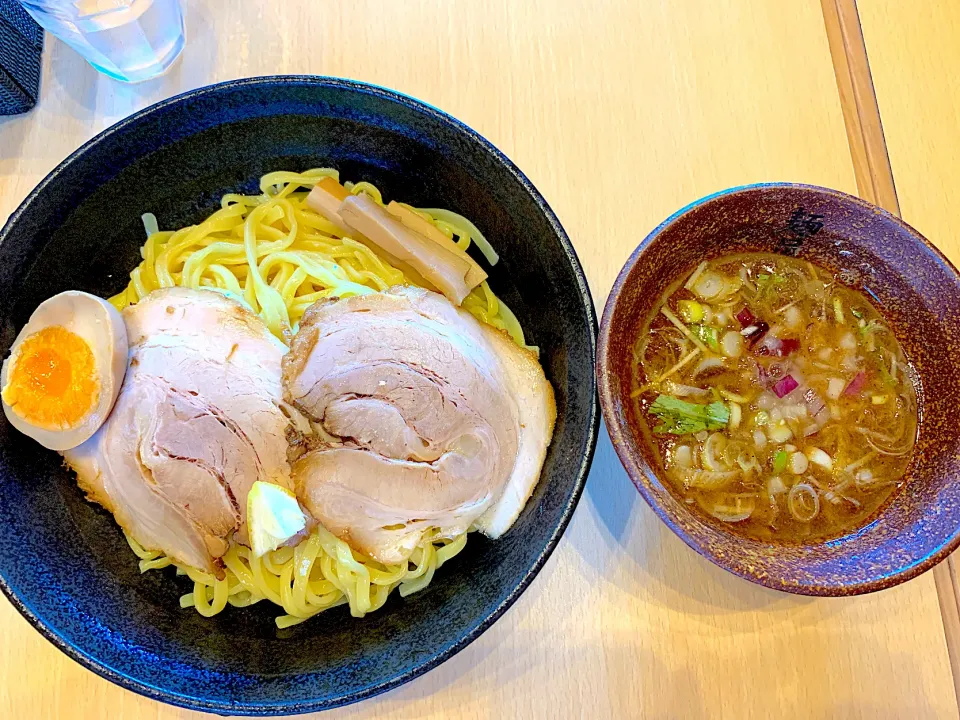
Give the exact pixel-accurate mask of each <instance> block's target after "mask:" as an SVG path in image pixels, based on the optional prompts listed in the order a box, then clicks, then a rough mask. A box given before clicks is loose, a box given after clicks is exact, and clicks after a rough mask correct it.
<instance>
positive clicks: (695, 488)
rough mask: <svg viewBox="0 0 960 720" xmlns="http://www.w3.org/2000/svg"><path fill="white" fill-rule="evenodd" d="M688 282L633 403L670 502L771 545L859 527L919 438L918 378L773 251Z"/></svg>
mask: <svg viewBox="0 0 960 720" xmlns="http://www.w3.org/2000/svg"><path fill="white" fill-rule="evenodd" d="M683 280H685V281H686V283H685V284H683V285H680V284H679V283H678V287H677V288H676V289H675V290H674V291H672V292H670V293H669V294H668V295H667V296H666V297H664V298H663V300H662V301H661V303H660V306H659V308H658V311H657V313H656V315H655V317H654V318H653V319H652V320H651V322H650V324H649V326H648V328H647V331H646V334H645V336H644V337H643V338H641V340H640V342H639V343H638V345H637V350H636V358H637V372H636V377H635V386H634V391H633V397H634V398H635V399H636V402H638V403H639V406H640V408H641V410H642V412H643V415H644V416H645V417H646V418H647V420H648V421H649V425H650V429H651V430H652V435H653V438H654V439H655V441H656V442H657V444H658V446H659V450H660V454H661V458H662V461H663V464H664V470H665V474H666V476H667V477H668V478H669V480H670V481H671V483H672V484H673V486H674V488H675V489H676V490H677V492H678V493H679V494H680V495H682V496H683V498H684V499H685V500H686V501H687V502H688V503H690V504H691V505H694V506H696V507H699V508H701V509H702V510H703V511H704V512H705V513H706V514H708V515H710V516H712V517H714V518H716V519H717V520H720V521H722V522H724V523H728V524H730V525H731V526H732V527H735V528H737V529H738V530H739V531H740V532H743V533H744V534H746V535H749V536H752V537H757V538H760V539H764V540H784V541H791V540H792V541H803V540H815V539H822V538H827V537H836V536H838V535H842V534H846V533H848V532H850V531H853V530H855V529H857V528H859V527H861V526H862V525H864V524H865V523H867V522H868V521H869V520H870V519H871V516H872V515H873V514H874V513H875V512H876V511H877V510H878V508H880V506H881V505H883V503H884V502H885V501H886V500H887V499H888V498H889V497H890V496H891V495H892V494H893V492H894V491H895V490H896V489H897V488H898V487H900V486H901V485H902V483H903V477H904V474H905V472H906V470H907V469H908V467H909V466H910V462H911V459H912V455H913V446H914V442H915V440H916V434H917V417H918V414H917V412H918V411H917V397H916V391H915V388H914V377H915V374H914V371H913V368H912V367H911V366H910V364H909V362H908V361H907V359H906V357H905V356H904V354H903V351H902V349H901V348H900V344H899V343H898V342H897V339H896V337H894V334H893V332H892V331H891V329H890V327H889V326H888V325H887V323H886V322H885V320H884V318H883V316H882V315H881V314H880V313H879V312H878V310H877V309H876V308H875V307H874V306H873V305H872V304H871V303H870V301H869V300H868V299H867V298H866V297H865V296H864V295H863V294H862V293H860V292H857V291H856V290H854V289H852V288H850V287H848V286H846V285H844V284H843V283H841V282H840V281H839V280H838V279H837V278H836V277H835V276H833V275H832V274H831V273H830V272H828V271H827V270H824V269H822V268H818V267H816V266H814V265H812V264H810V263H808V262H804V261H801V260H798V259H795V258H790V257H784V256H780V255H772V254H747V255H737V256H727V257H723V258H719V259H717V260H713V261H710V262H705V263H702V264H701V265H700V266H699V267H698V268H697V269H696V270H695V271H693V273H691V274H690V276H689V277H688V278H684V279H683Z"/></svg>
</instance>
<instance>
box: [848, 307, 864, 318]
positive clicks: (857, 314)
mask: <svg viewBox="0 0 960 720" xmlns="http://www.w3.org/2000/svg"><path fill="white" fill-rule="evenodd" d="M850 312H852V313H853V316H854V317H855V318H857V319H858V320H863V310H857V309H856V308H850Z"/></svg>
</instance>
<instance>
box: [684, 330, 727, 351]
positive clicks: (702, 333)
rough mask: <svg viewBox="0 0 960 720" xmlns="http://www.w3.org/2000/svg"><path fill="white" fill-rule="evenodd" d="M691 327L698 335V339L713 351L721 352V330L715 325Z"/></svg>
mask: <svg viewBox="0 0 960 720" xmlns="http://www.w3.org/2000/svg"><path fill="white" fill-rule="evenodd" d="M690 329H691V330H692V331H693V334H694V335H696V336H697V340H699V341H700V342H702V343H703V344H704V345H706V346H707V347H708V348H710V350H711V351H713V352H715V353H719V352H720V332H719V331H718V330H717V329H716V328H715V327H710V326H709V325H691V326H690Z"/></svg>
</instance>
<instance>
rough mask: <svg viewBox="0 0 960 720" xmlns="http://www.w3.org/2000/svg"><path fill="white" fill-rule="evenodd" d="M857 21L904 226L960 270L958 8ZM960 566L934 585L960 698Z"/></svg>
mask: <svg viewBox="0 0 960 720" xmlns="http://www.w3.org/2000/svg"><path fill="white" fill-rule="evenodd" d="M825 1H826V0H825ZM860 16H861V26H862V28H863V37H864V44H865V48H866V51H867V52H868V54H869V57H870V65H871V76H872V78H873V85H874V88H875V92H876V96H877V104H878V109H879V110H880V112H881V113H882V119H883V124H884V128H885V132H884V136H885V138H886V143H885V147H886V151H887V154H888V156H889V157H890V165H891V169H893V170H894V171H895V178H896V185H897V193H896V195H897V197H898V199H899V198H902V202H901V203H899V206H900V207H901V208H902V210H903V212H902V216H903V219H904V220H906V221H907V222H908V223H911V224H912V225H914V226H915V227H916V228H917V229H918V230H920V232H922V233H924V234H925V235H926V236H927V237H928V238H929V239H930V240H932V241H933V242H934V243H936V244H937V246H938V247H939V248H940V249H941V250H943V251H944V253H945V254H946V255H947V257H949V258H950V260H951V261H952V262H953V263H954V264H955V265H957V264H960V239H958V237H957V232H956V220H957V207H958V204H960V135H958V134H957V132H956V128H957V127H958V123H960V75H958V73H960V5H957V4H956V3H949V2H938V3H922V4H920V5H918V6H913V7H907V6H905V5H903V4H902V3H898V2H891V1H890V0H861V2H860ZM888 209H889V208H888ZM958 562H960V557H958V556H957V555H956V553H955V554H954V555H953V556H951V557H950V558H948V559H947V561H946V562H944V563H941V564H940V565H939V566H938V567H937V568H935V570H934V577H935V580H936V584H937V592H938V594H939V597H940V611H941V615H942V617H943V623H944V630H945V632H946V637H947V645H948V650H949V653H950V663H951V666H952V668H953V678H954V686H955V689H956V692H957V695H958V697H960V582H958V572H957V564H958Z"/></svg>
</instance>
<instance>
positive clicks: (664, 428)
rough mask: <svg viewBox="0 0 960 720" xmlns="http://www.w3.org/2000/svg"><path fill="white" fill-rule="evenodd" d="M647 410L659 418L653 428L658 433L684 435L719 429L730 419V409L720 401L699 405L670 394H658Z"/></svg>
mask: <svg viewBox="0 0 960 720" xmlns="http://www.w3.org/2000/svg"><path fill="white" fill-rule="evenodd" d="M649 411H650V414H651V415H655V416H656V417H657V418H658V419H659V420H660V424H659V425H657V426H656V427H655V428H654V429H653V431H654V432H655V433H658V434H663V433H670V434H672V435H686V434H689V433H697V432H700V431H701V430H721V429H723V428H725V427H726V426H727V422H728V421H729V420H730V409H729V408H728V407H727V406H726V405H725V404H724V403H722V402H712V403H710V404H709V405H699V404H697V403H690V402H687V401H685V400H680V399H679V398H675V397H673V396H671V395H658V396H657V399H656V400H655V401H654V402H653V404H652V405H651V406H650V408H649Z"/></svg>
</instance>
